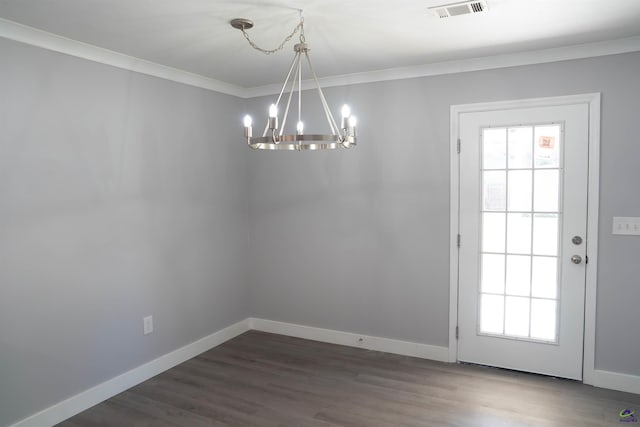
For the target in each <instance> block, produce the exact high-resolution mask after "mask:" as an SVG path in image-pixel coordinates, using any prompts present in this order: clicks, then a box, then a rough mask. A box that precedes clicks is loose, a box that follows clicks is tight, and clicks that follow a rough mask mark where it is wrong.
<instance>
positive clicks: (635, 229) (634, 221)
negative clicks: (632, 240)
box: [612, 216, 640, 236]
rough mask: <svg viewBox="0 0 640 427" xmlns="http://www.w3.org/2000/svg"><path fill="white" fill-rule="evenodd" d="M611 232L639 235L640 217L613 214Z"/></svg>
mask: <svg viewBox="0 0 640 427" xmlns="http://www.w3.org/2000/svg"><path fill="white" fill-rule="evenodd" d="M612 234H624V235H631V236H640V218H638V217H623V216H614V217H613V231H612Z"/></svg>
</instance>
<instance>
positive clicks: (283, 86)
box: [262, 55, 298, 136]
mask: <svg viewBox="0 0 640 427" xmlns="http://www.w3.org/2000/svg"><path fill="white" fill-rule="evenodd" d="M297 59H298V55H295V56H294V57H293V61H291V66H290V67H289V72H288V73H287V78H286V79H284V83H283V84H282V88H281V89H280V94H279V95H278V99H277V100H276V103H275V106H276V108H277V107H278V104H280V98H282V94H283V93H284V90H285V88H286V87H287V83H288V82H289V78H290V77H291V72H292V71H293V68H294V67H295V66H296V60H297ZM267 130H269V119H267V125H266V126H265V127H264V132H263V133H262V136H267Z"/></svg>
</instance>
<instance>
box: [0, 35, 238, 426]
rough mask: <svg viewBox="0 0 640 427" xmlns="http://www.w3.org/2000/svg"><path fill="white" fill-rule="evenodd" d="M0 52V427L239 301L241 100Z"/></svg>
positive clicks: (194, 334)
mask: <svg viewBox="0 0 640 427" xmlns="http://www.w3.org/2000/svg"><path fill="white" fill-rule="evenodd" d="M0 57H1V58H2V60H1V62H2V66H0V426H3V425H7V424H10V423H12V422H15V421H17V420H19V419H21V418H24V417H26V416H28V415H31V414H33V413H35V412H37V411H39V410H42V409H44V408H46V407H48V406H50V405H52V404H54V403H57V402H59V401H61V400H63V399H65V398H67V397H69V396H72V395H75V394H77V393H79V392H81V391H84V390H86V389H88V388H89V387H91V386H94V385H96V384H98V383H100V382H102V381H105V380H107V379H110V378H112V377H114V376H116V375H118V374H121V373H123V372H125V371H127V370H129V369H131V368H134V367H136V366H139V365H141V364H143V363H145V362H148V361H150V360H152V359H154V358H156V357H158V356H161V355H163V354H166V353H168V352H170V351H172V350H175V349H177V348H179V347H182V346H184V345H186V344H188V343H190V342H192V341H195V340H197V339H199V338H201V337H203V336H206V335H209V334H211V333H213V332H216V331H218V330H220V329H222V328H224V327H226V326H228V325H230V324H233V323H235V322H237V321H239V320H242V319H245V318H246V317H248V316H249V315H250V312H249V305H248V302H247V301H248V295H247V290H248V284H247V278H248V277H247V275H246V273H245V270H244V265H245V260H246V257H247V255H248V253H247V239H246V234H247V227H246V226H247V197H246V194H247V191H248V190H247V182H248V181H247V174H246V147H245V146H244V145H243V144H242V141H241V139H240V138H238V136H237V131H238V129H235V128H234V127H233V126H230V125H229V124H230V123H239V121H240V119H241V116H240V115H239V114H240V111H241V110H242V104H243V101H241V100H238V99H236V98H234V97H230V96H225V95H220V94H215V93H212V92H209V91H205V90H201V89H197V88H192V87H188V86H185V85H181V84H176V83H171V82H168V81H165V80H161V79H156V78H152V77H148V76H143V75H140V74H136V73H131V72H127V71H123V70H119V69H116V68H112V67H108V66H104V65H100V64H96V63H92V62H89V61H85V60H80V59H76V58H72V57H68V56H65V55H61V54H57V53H53V52H49V51H45V50H42V49H37V48H33V47H28V46H25V45H21V44H18V43H14V42H11V41H7V40H4V39H0ZM239 129H240V128H239ZM236 142H237V143H236ZM146 315H153V316H154V322H155V331H154V333H153V334H151V335H148V336H143V335H142V318H143V316H146Z"/></svg>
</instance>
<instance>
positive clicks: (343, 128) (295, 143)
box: [231, 11, 356, 151]
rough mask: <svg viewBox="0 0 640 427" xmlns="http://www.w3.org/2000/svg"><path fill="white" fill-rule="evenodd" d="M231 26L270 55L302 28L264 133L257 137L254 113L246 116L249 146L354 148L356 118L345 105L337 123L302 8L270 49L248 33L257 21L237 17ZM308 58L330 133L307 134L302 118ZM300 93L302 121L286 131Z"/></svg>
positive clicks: (274, 148) (267, 147) (285, 148)
mask: <svg viewBox="0 0 640 427" xmlns="http://www.w3.org/2000/svg"><path fill="white" fill-rule="evenodd" d="M231 26H232V27H233V28H236V29H238V30H241V31H242V34H243V35H244V37H245V38H246V39H247V41H248V42H249V44H250V45H251V47H253V48H254V49H256V50H258V51H260V52H262V53H265V54H267V55H269V54H272V53H275V52H277V51H279V50H281V49H282V48H283V47H284V45H285V44H286V43H287V42H288V41H289V40H291V38H292V37H293V36H294V35H295V34H296V33H297V32H298V31H299V32H300V42H299V43H296V45H295V46H294V47H293V50H294V52H295V56H294V58H293V62H292V63H291V66H290V67H289V72H288V73H287V77H286V78H285V80H284V84H283V85H282V89H281V90H280V94H279V95H278V98H277V100H276V102H275V103H274V104H271V106H270V107H269V116H268V118H267V124H266V126H265V129H264V132H263V133H262V136H255V137H254V136H253V128H252V126H253V121H252V119H251V116H248V115H247V116H245V118H244V137H245V138H246V140H247V144H248V145H249V147H251V148H254V149H257V150H297V151H300V150H333V149H336V148H350V147H353V146H355V145H356V118H355V117H354V116H352V115H351V110H350V109H349V107H348V106H347V105H345V106H343V107H342V120H341V121H340V126H338V125H337V123H336V121H335V119H334V118H333V114H331V110H330V109H329V105H328V104H327V100H326V99H325V97H324V93H322V88H321V87H320V82H319V81H318V76H317V75H316V73H315V71H314V69H313V65H312V64H311V59H310V58H309V45H308V44H307V43H306V42H305V36H304V18H303V16H302V11H300V22H299V23H298V25H297V26H296V27H295V28H294V29H293V31H292V32H291V34H289V36H287V37H286V38H285V40H284V41H283V42H282V43H281V44H280V46H278V47H277V48H275V49H272V50H267V49H263V48H261V47H258V46H257V45H256V44H255V43H254V42H253V41H251V39H250V38H249V35H248V34H247V32H246V30H248V29H250V28H252V27H253V22H252V21H251V20H249V19H233V20H232V21H231ZM303 56H304V57H305V58H306V59H307V64H308V65H309V70H310V71H311V75H312V76H313V81H314V83H315V86H316V89H317V91H318V96H319V97H320V102H321V104H322V108H323V110H324V115H325V118H326V120H327V123H328V124H329V129H330V132H331V133H330V134H324V135H323V134H305V133H304V122H303V121H302V62H303V61H302V57H303ZM287 88H288V95H287V96H286V107H285V109H284V113H283V114H282V125H281V126H279V125H278V112H279V108H278V107H279V105H280V101H281V100H282V99H283V95H284V94H285V91H286V90H287ZM296 91H297V92H298V121H297V123H296V131H295V134H293V133H291V134H285V125H286V123H287V118H288V117H289V109H290V107H291V100H292V98H293V94H294V92H296Z"/></svg>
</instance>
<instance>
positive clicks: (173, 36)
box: [0, 0, 640, 87]
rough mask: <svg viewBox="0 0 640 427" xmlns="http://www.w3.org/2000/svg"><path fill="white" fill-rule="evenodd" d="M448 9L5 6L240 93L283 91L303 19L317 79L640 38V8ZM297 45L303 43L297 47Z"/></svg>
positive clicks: (76, 1)
mask: <svg viewBox="0 0 640 427" xmlns="http://www.w3.org/2000/svg"><path fill="white" fill-rule="evenodd" d="M451 2H452V1H447V0H444V1H440V0H398V1H392V0H306V1H303V0H238V1H230V0H55V1H54V0H0V17H2V18H4V19H6V20H10V21H14V22H17V23H20V24H23V25H27V26H30V27H34V28H37V29H40V30H44V31H47V32H50V33H53V34H56V35H60V36H64V37H66V38H70V39H74V40H77V41H81V42H84V43H88V44H91V45H95V46H98V47H101V48H105V49H109V50H113V51H116V52H119V53H123V54H126V55H130V56H134V57H137V58H141V59H145V60H148V61H151V62H155V63H159V64H162V65H166V66H169V67H173V68H177V69H180V70H185V71H188V72H191V73H195V74H199V75H202V76H205V77H208V78H212V79H216V80H219V81H223V82H227V83H230V84H233V85H238V86H241V87H257V86H263V85H268V84H274V83H278V82H281V81H282V80H283V79H284V73H285V72H286V71H287V68H288V65H289V63H290V61H291V59H292V56H293V54H292V46H293V42H291V43H289V45H287V46H286V47H285V50H284V51H283V52H279V53H277V54H275V55H270V56H266V55H264V54H262V53H260V52H257V51H255V50H253V49H252V48H251V47H250V46H249V45H248V43H247V42H246V40H245V39H244V38H243V37H242V34H241V33H240V32H239V31H238V30H235V29H233V28H231V26H230V25H229V21H230V20H231V19H232V18H239V17H240V18H249V19H252V20H253V21H254V22H255V27H254V28H253V29H251V30H249V34H250V36H251V37H252V38H253V39H254V40H255V41H256V42H257V43H258V44H259V45H261V46H265V47H270V48H272V47H275V46H277V45H278V44H279V43H280V42H281V41H282V40H283V39H284V37H285V36H286V35H287V34H289V33H290V31H291V30H292V29H293V27H295V25H296V24H297V22H298V11H297V10H298V9H304V16H305V30H306V38H307V42H309V44H310V46H311V49H312V51H311V58H312V60H313V62H314V66H315V68H316V72H317V73H318V75H320V76H323V77H326V76H338V75H345V74H351V73H362V72H371V71H376V70H385V69H390V68H397V67H410V66H418V65H423V64H430V63H436V62H442V61H451V60H461V59H467V58H477V57H485V56H492V55H502V54H510V53H515V52H522V51H531V50H540V49H550V48H555V47H563V46H571V45H578V44H585V43H594V42H600V41H605V40H616V39H624V38H629V37H637V36H640V0H488V4H489V11H488V12H487V13H484V14H474V15H466V16H459V17H453V18H448V19H439V18H436V17H434V16H432V15H431V14H430V13H428V11H427V7H429V6H434V5H438V4H443V3H451ZM294 40H295V39H294Z"/></svg>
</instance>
